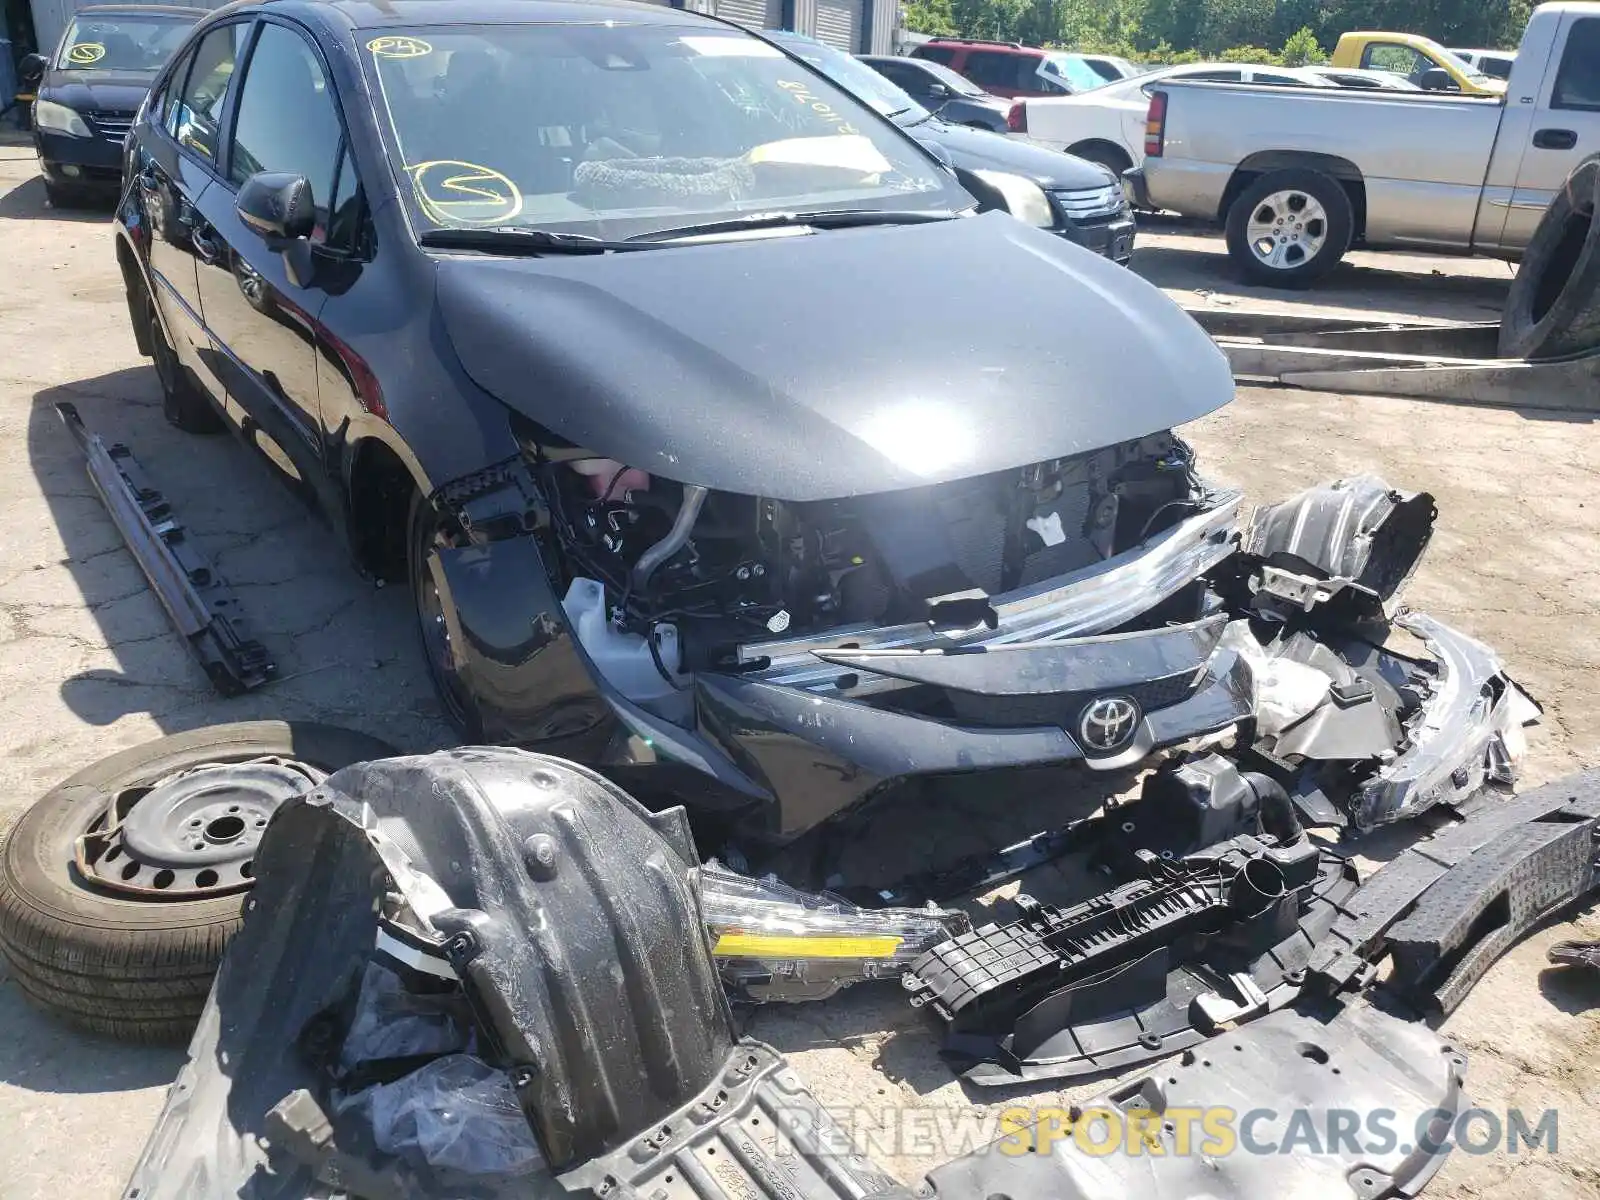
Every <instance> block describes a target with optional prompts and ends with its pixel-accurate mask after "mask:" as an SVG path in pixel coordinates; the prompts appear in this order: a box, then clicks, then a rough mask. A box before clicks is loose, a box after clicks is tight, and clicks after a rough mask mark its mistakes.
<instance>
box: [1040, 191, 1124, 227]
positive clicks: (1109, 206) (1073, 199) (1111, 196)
mask: <svg viewBox="0 0 1600 1200" xmlns="http://www.w3.org/2000/svg"><path fill="white" fill-rule="evenodd" d="M1051 195H1053V196H1054V197H1055V198H1056V203H1057V204H1058V205H1060V206H1061V211H1062V212H1063V213H1065V214H1066V215H1067V217H1068V219H1069V220H1073V221H1097V220H1098V221H1103V220H1105V219H1106V218H1108V217H1115V216H1117V215H1119V214H1120V213H1121V212H1122V210H1123V208H1124V207H1125V206H1126V204H1127V201H1125V200H1124V199H1123V196H1122V185H1121V184H1116V183H1113V184H1110V185H1108V186H1107V187H1100V188H1086V189H1084V190H1082V191H1074V192H1052V193H1051Z"/></svg>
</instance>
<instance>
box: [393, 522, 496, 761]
mask: <svg viewBox="0 0 1600 1200" xmlns="http://www.w3.org/2000/svg"><path fill="white" fill-rule="evenodd" d="M406 527H407V529H409V530H410V535H409V537H408V539H407V547H406V568H407V575H408V577H409V582H410V587H411V602H412V607H413V608H414V610H415V611H416V615H417V636H418V638H419V639H420V641H421V643H422V658H423V661H424V662H425V663H427V666H428V678H429V680H430V681H432V683H433V691H434V694H435V695H436V696H437V697H438V699H439V707H440V708H442V709H443V710H444V715H445V719H446V720H448V721H449V722H450V724H451V726H452V727H453V728H454V729H455V730H456V732H457V733H459V734H460V735H461V738H462V740H463V741H467V742H481V741H483V740H484V737H483V722H482V720H481V719H480V717H479V715H478V706H477V704H476V702H475V701H474V700H473V697H472V693H471V691H470V690H469V689H468V688H467V685H466V681H465V680H463V679H462V677H461V673H460V671H459V670H458V669H457V667H456V664H455V656H454V652H453V649H452V647H451V643H450V634H449V630H448V621H447V618H446V613H445V605H446V604H447V603H448V599H447V598H446V597H444V596H442V595H441V594H440V593H439V590H438V588H437V587H436V586H435V584H434V582H433V576H432V574H431V573H430V572H429V570H428V552H429V551H430V550H431V549H432V548H433V545H434V543H435V542H436V541H438V539H439V515H438V513H437V512H435V511H434V508H433V505H431V504H429V503H428V501H427V498H426V497H425V496H423V495H421V494H420V493H414V494H413V495H412V498H411V512H410V514H409V515H408V517H407V522H406Z"/></svg>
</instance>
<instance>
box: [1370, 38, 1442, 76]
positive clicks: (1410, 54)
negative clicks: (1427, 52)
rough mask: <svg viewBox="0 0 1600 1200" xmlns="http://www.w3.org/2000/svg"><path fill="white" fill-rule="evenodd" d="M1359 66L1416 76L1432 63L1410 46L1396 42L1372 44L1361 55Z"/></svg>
mask: <svg viewBox="0 0 1600 1200" xmlns="http://www.w3.org/2000/svg"><path fill="white" fill-rule="evenodd" d="M1361 65H1362V66H1363V67H1371V68H1372V69H1373V70H1377V71H1398V72H1399V73H1400V74H1402V75H1416V74H1418V73H1419V72H1422V71H1426V70H1427V69H1428V68H1429V67H1431V66H1433V63H1432V62H1430V61H1429V60H1428V59H1427V58H1425V57H1424V56H1423V55H1421V54H1419V53H1418V52H1417V51H1415V50H1413V49H1412V48H1411V47H1410V46H1402V45H1400V44H1399V43H1397V42H1373V43H1372V44H1371V45H1370V46H1368V47H1367V48H1366V50H1365V52H1363V53H1362V55H1361Z"/></svg>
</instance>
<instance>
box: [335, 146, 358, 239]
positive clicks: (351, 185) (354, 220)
mask: <svg viewBox="0 0 1600 1200" xmlns="http://www.w3.org/2000/svg"><path fill="white" fill-rule="evenodd" d="M360 243H361V181H360V180H358V179H357V178H356V164H355V160H354V159H352V158H351V157H350V148H349V147H348V146H345V147H344V148H343V151H342V153H341V154H340V155H339V170H338V174H337V176H336V178H335V179H334V184H333V193H332V198H331V199H330V200H329V201H328V237H327V244H328V245H329V246H332V247H334V248H335V249H338V250H351V251H356V250H360V249H361V244H360Z"/></svg>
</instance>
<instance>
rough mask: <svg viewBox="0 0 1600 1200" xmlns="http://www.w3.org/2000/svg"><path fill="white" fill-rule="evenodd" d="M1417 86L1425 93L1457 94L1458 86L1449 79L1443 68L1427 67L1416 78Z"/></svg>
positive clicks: (1448, 74)
mask: <svg viewBox="0 0 1600 1200" xmlns="http://www.w3.org/2000/svg"><path fill="white" fill-rule="evenodd" d="M1417 86H1418V87H1419V88H1421V89H1422V90H1423V91H1425V92H1458V91H1460V90H1461V87H1460V85H1459V84H1457V83H1456V81H1455V80H1454V79H1452V78H1450V72H1449V71H1446V70H1445V69H1444V68H1443V67H1429V68H1428V69H1427V70H1426V71H1424V72H1423V73H1422V74H1421V75H1420V76H1418V77H1417Z"/></svg>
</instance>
